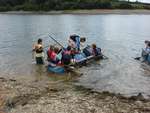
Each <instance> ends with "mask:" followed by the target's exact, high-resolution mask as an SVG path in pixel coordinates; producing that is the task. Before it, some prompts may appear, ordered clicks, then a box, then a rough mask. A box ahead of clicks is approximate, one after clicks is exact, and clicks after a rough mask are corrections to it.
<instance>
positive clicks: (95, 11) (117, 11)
mask: <svg viewBox="0 0 150 113" xmlns="http://www.w3.org/2000/svg"><path fill="white" fill-rule="evenodd" d="M0 14H21V15H22V14H44V15H52V14H123V15H130V14H145V15H146V14H148V15H149V14H150V10H142V9H141V10H120V9H114V10H108V9H93V10H62V11H48V12H44V11H37V12H35V11H8V12H0Z"/></svg>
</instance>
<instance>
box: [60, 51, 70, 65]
mask: <svg viewBox="0 0 150 113" xmlns="http://www.w3.org/2000/svg"><path fill="white" fill-rule="evenodd" d="M71 58H72V57H71V51H67V50H66V51H64V52H63V53H62V59H61V61H62V63H63V64H64V65H69V64H70V62H71Z"/></svg>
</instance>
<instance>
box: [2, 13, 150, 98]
mask: <svg viewBox="0 0 150 113" xmlns="http://www.w3.org/2000/svg"><path fill="white" fill-rule="evenodd" d="M149 20H150V15H111V14H109V15H69V14H63V15H9V14H8V15H7V14H0V73H1V74H0V76H15V77H22V76H26V77H31V76H34V77H36V75H37V74H39V73H40V74H41V75H42V74H43V72H41V70H39V69H36V68H37V67H36V66H35V65H34V64H33V63H32V62H33V59H32V53H31V48H32V44H33V43H35V42H36V40H37V39H38V38H43V40H44V44H45V46H47V45H48V44H49V43H53V42H52V40H51V39H50V38H49V37H48V36H47V34H48V33H50V34H51V35H52V36H53V37H55V38H56V39H57V40H58V41H60V42H61V43H62V44H65V43H66V41H67V39H68V37H69V35H70V34H79V35H81V36H85V37H87V43H92V42H95V43H96V44H97V45H98V46H100V47H101V48H102V49H103V52H104V54H105V55H106V56H108V57H109V59H108V60H104V61H102V62H100V64H92V65H89V66H88V67H83V68H82V69H81V71H82V72H83V73H84V74H83V76H81V77H80V78H78V82H77V84H80V85H83V86H85V87H89V88H93V89H94V90H97V91H110V92H115V93H121V94H124V95H136V94H138V93H142V94H144V95H146V96H149V95H150V67H149V66H147V65H144V64H141V63H140V62H138V61H135V60H134V59H133V58H134V57H136V56H139V55H140V52H141V48H142V47H144V40H146V39H150V21H149ZM35 70H36V71H35Z"/></svg>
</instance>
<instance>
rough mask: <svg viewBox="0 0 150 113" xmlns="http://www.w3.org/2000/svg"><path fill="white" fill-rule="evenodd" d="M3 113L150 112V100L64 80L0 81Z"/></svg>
mask: <svg viewBox="0 0 150 113" xmlns="http://www.w3.org/2000/svg"><path fill="white" fill-rule="evenodd" d="M0 86H1V87H0V113H150V100H146V99H144V98H143V97H142V96H141V95H138V96H134V97H129V98H127V97H123V96H121V95H115V94H111V93H108V92H102V93H97V92H94V91H92V90H91V89H85V88H83V87H81V86H74V85H72V84H71V83H70V82H65V83H64V82H62V81H60V80H57V81H50V80H42V79H41V80H35V81H30V82H29V81H28V82H22V81H19V80H15V79H8V78H7V79H5V78H2V77H1V78H0Z"/></svg>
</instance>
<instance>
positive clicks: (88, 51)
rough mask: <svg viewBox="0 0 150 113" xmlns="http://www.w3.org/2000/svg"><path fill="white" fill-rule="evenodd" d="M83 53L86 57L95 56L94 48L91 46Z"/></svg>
mask: <svg viewBox="0 0 150 113" xmlns="http://www.w3.org/2000/svg"><path fill="white" fill-rule="evenodd" d="M83 53H84V54H85V56H87V57H88V56H91V55H92V54H93V52H92V48H91V47H90V46H87V47H86V48H84V49H83Z"/></svg>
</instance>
